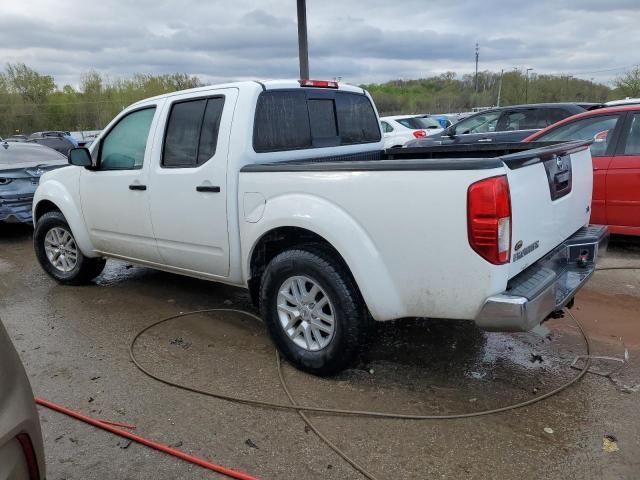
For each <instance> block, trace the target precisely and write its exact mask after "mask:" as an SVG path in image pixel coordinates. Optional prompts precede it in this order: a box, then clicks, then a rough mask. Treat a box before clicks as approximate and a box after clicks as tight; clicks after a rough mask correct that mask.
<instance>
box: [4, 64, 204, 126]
mask: <svg viewBox="0 0 640 480" xmlns="http://www.w3.org/2000/svg"><path fill="white" fill-rule="evenodd" d="M202 85H203V83H202V81H201V80H200V79H199V78H198V77H196V76H193V75H188V74H186V73H171V74H164V75H148V74H135V75H133V76H132V77H131V78H127V79H117V80H109V79H108V78H107V77H105V76H103V75H100V74H99V73H97V72H95V71H89V72H87V73H84V74H82V75H81V77H80V85H79V87H78V88H77V89H76V88H74V87H72V86H71V85H64V86H63V87H62V88H59V87H58V86H57V85H56V84H55V82H54V79H53V77H52V76H50V75H43V74H40V73H38V72H36V71H35V70H33V69H31V68H29V67H28V66H26V65H25V64H23V63H17V64H8V65H7V66H6V68H5V70H4V71H3V72H0V136H2V137H5V136H9V135H12V134H16V133H21V134H29V133H31V132H36V131H42V130H64V131H78V130H99V129H101V128H103V127H104V126H105V125H106V124H107V123H109V121H110V120H111V119H112V118H113V117H114V116H115V115H116V114H117V113H118V112H120V111H121V110H122V109H123V108H125V107H126V106H128V105H131V104H132V103H134V102H137V101H138V100H142V99H143V98H148V97H152V96H154V95H160V94H163V93H168V92H174V91H176V90H183V89H185V88H193V87H199V86H202Z"/></svg>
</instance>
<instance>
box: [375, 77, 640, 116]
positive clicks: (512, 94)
mask: <svg viewBox="0 0 640 480" xmlns="http://www.w3.org/2000/svg"><path fill="white" fill-rule="evenodd" d="M477 84H478V85H477V89H476V81H475V76H474V75H473V74H468V75H462V76H458V75H456V73H455V72H448V73H444V74H442V75H438V76H435V77H430V78H423V79H418V80H393V81H390V82H387V83H384V84H372V85H364V87H365V88H366V89H367V90H369V92H370V93H371V95H372V96H373V98H374V100H375V102H376V106H377V107H378V110H379V111H380V113H381V114H382V115H393V114H401V113H450V112H451V113H452V112H462V111H469V110H471V109H472V108H473V107H488V106H495V105H501V106H505V105H518V104H523V103H545V102H596V103H598V102H605V101H607V100H615V99H620V98H625V97H640V68H635V69H633V70H631V71H630V72H628V73H626V74H624V75H622V76H620V77H618V78H616V79H615V80H614V81H613V87H609V86H607V85H603V84H601V83H596V82H593V81H590V80H583V79H580V78H575V77H573V76H571V75H543V74H539V75H538V74H529V75H527V74H526V72H523V71H520V70H513V71H509V72H504V73H503V74H501V73H495V72H488V71H485V72H478V80H477Z"/></svg>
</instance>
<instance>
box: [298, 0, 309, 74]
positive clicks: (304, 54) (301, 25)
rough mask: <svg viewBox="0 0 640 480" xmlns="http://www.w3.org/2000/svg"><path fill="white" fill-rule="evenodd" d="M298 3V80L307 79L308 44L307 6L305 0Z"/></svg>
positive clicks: (299, 0)
mask: <svg viewBox="0 0 640 480" xmlns="http://www.w3.org/2000/svg"><path fill="white" fill-rule="evenodd" d="M297 3H298V57H299V58H300V78H301V79H303V80H305V79H309V44H308V43H307V5H306V0H297Z"/></svg>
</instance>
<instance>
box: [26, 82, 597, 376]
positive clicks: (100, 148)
mask: <svg viewBox="0 0 640 480" xmlns="http://www.w3.org/2000/svg"><path fill="white" fill-rule="evenodd" d="M382 146H383V141H382V132H381V128H380V122H379V119H378V115H377V112H376V110H375V106H374V104H373V102H372V101H371V98H370V97H369V95H368V94H367V92H365V91H363V90H362V89H360V88H357V87H354V86H347V85H343V84H336V83H334V82H326V81H311V80H305V81H293V80H291V81H267V82H257V81H255V82H253V81H249V82H241V83H231V84H226V85H219V86H210V87H203V88H198V89H193V90H186V91H181V92H176V93H171V94H168V95H162V96H159V97H154V98H150V99H148V100H143V101H140V102H138V103H136V104H134V105H132V106H130V107H128V108H127V109H125V110H124V111H123V112H122V113H120V114H119V115H118V116H117V117H116V118H115V119H114V120H113V121H112V122H111V123H110V124H109V125H108V126H107V127H106V128H105V129H104V130H103V131H102V133H101V134H100V135H99V137H98V138H97V140H96V141H95V142H94V143H93V144H92V146H91V148H90V150H86V149H73V150H72V151H71V152H70V154H69V163H71V164H72V165H75V166H71V167H67V168H61V169H59V170H56V171H54V172H50V173H47V174H46V175H44V176H43V177H42V179H41V181H40V186H39V187H38V190H37V192H36V194H35V198H34V203H33V217H34V222H35V234H34V238H35V250H36V254H37V257H38V259H39V261H40V263H41V265H42V267H43V268H44V270H45V271H46V272H47V273H48V274H49V275H51V276H52V277H53V278H55V279H56V280H58V281H59V282H62V283H68V284H79V283H84V282H88V281H90V280H91V279H93V278H94V277H96V276H98V275H99V274H100V272H101V271H102V269H103V267H104V265H105V259H106V258H108V257H112V258H119V259H124V260H127V261H129V262H134V263H137V264H140V265H145V266H148V267H152V268H157V269H161V270H166V271H169V272H174V273H178V274H182V275H189V276H193V277H198V278H202V279H207V280H212V281H216V282H223V283H228V284H232V285H237V286H242V287H245V288H247V289H248V290H249V292H250V294H251V297H252V299H253V300H254V302H255V304H256V305H259V307H260V309H261V312H262V315H263V317H264V320H265V322H266V325H267V327H268V330H269V332H270V334H271V335H272V337H273V340H274V341H275V343H276V345H277V346H278V348H279V349H280V351H281V352H282V353H283V354H284V355H285V356H286V358H287V359H288V360H290V361H291V362H292V363H293V364H294V365H296V366H297V367H299V368H301V369H304V370H306V371H309V372H312V373H316V374H321V375H323V374H331V373H334V372H336V371H338V370H340V369H342V368H344V367H345V366H347V365H348V364H349V362H350V361H352V359H353V358H354V356H355V354H356V352H357V350H358V347H359V346H360V345H362V343H363V335H364V334H365V333H366V331H367V329H368V328H369V327H370V319H371V318H373V319H374V320H378V321H385V320H394V319H399V318H403V317H432V318H452V319H468V320H472V321H475V322H476V323H477V324H478V325H479V326H480V327H482V328H485V329H493V330H504V331H526V330H529V329H531V328H532V327H534V326H535V325H537V324H539V323H540V322H542V321H544V320H545V319H546V318H547V317H548V316H549V315H550V314H552V313H553V312H555V311H557V310H558V309H560V308H562V307H564V306H566V305H567V304H571V303H572V302H573V297H574V295H575V293H576V291H577V290H578V288H580V287H581V286H582V285H583V284H584V283H585V282H586V281H587V280H588V278H589V277H590V276H591V275H592V273H593V272H594V268H595V261H596V258H597V256H598V253H599V252H601V251H602V248H604V247H605V246H606V242H607V239H608V234H607V230H606V228H605V227H594V226H589V225H588V224H589V215H590V212H589V208H590V204H591V189H592V166H591V155H590V152H589V144H588V142H586V143H585V142H582V143H580V142H572V143H566V144H558V145H551V146H546V147H544V148H536V147H540V145H537V144H509V145H507V144H503V145H473V146H457V147H456V146H453V147H435V148H418V149H392V150H388V151H384V150H383V148H382Z"/></svg>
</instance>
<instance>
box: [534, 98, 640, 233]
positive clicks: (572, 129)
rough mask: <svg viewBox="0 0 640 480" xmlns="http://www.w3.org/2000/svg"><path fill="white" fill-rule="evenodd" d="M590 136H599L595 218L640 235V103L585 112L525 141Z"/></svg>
mask: <svg viewBox="0 0 640 480" xmlns="http://www.w3.org/2000/svg"><path fill="white" fill-rule="evenodd" d="M587 139H593V141H594V143H593V145H591V155H592V156H593V173H594V175H593V201H592V204H591V223H596V224H600V225H609V231H610V232H611V233H618V234H623V235H638V236H640V105H628V106H620V107H610V108H602V109H599V110H591V111H588V112H585V113H580V114H578V115H574V116H572V117H569V118H566V119H564V120H561V121H560V122H558V123H554V124H553V125H550V126H549V127H547V128H545V129H543V130H540V131H539V132H536V133H534V134H533V135H530V136H529V137H527V138H525V139H524V140H523V142H531V141H534V140H536V141H558V140H587Z"/></svg>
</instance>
